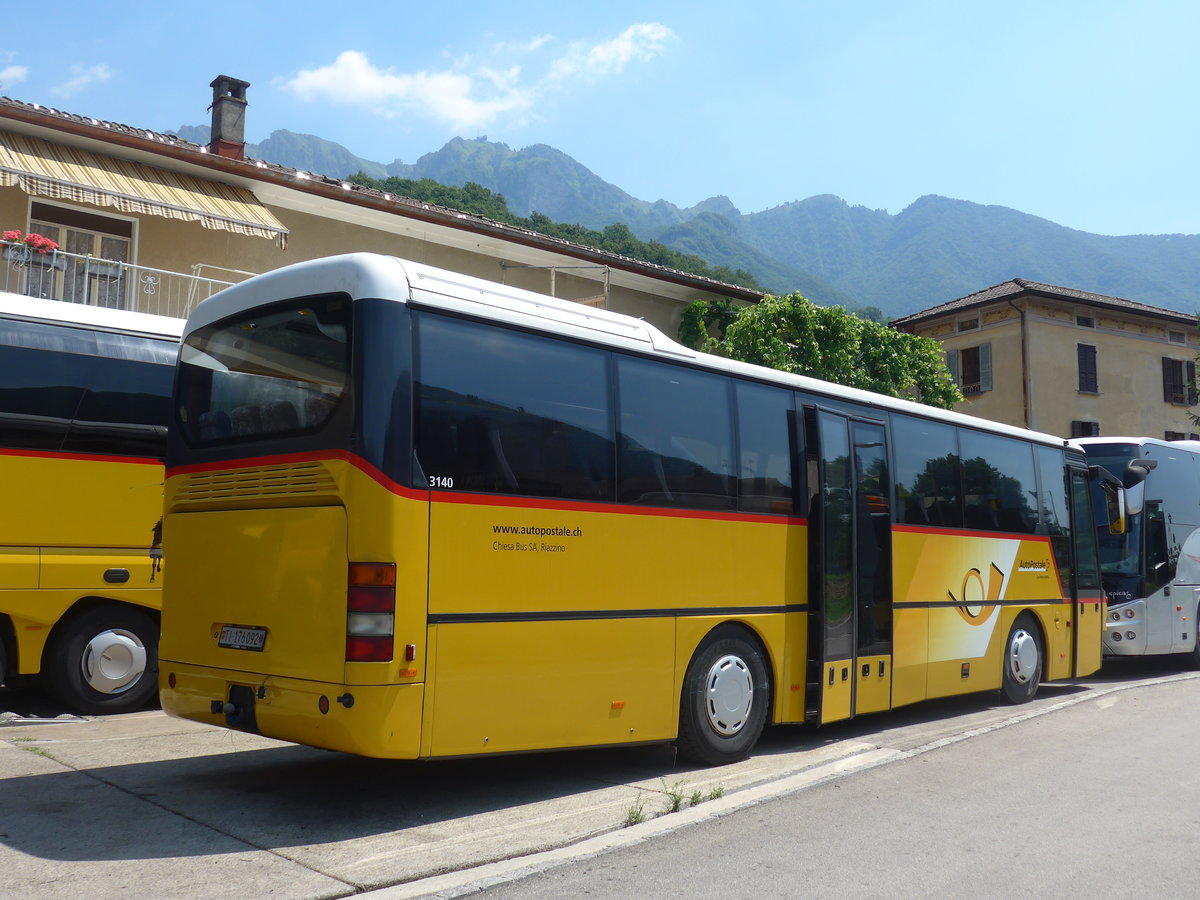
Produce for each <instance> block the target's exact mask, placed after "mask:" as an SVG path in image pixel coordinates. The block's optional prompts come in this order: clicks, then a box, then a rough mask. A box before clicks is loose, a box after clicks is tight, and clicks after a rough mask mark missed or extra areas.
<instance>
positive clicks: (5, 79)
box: [0, 66, 29, 90]
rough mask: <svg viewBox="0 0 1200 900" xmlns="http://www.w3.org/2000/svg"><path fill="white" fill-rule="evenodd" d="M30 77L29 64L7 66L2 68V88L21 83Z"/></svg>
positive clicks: (0, 77)
mask: <svg viewBox="0 0 1200 900" xmlns="http://www.w3.org/2000/svg"><path fill="white" fill-rule="evenodd" d="M28 77H29V67H28V66H5V67H4V68H3V69H0V90H3V89H6V88H9V87H11V86H12V85H14V84H20V83H21V82H22V81H24V80H25V79H26V78H28Z"/></svg>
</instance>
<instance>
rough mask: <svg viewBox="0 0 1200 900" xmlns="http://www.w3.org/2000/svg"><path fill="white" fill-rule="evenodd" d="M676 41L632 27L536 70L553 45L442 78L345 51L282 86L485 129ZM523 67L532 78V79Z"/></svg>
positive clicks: (522, 47)
mask: <svg viewBox="0 0 1200 900" xmlns="http://www.w3.org/2000/svg"><path fill="white" fill-rule="evenodd" d="M674 37H675V34H674V33H673V32H672V31H671V30H670V29H669V28H667V27H666V26H665V25H660V24H658V23H647V24H639V25H633V26H630V27H629V28H627V29H625V31H624V32H622V33H621V34H620V35H619V36H618V37H616V38H614V39H613V40H611V41H606V42H603V43H599V44H595V45H592V46H587V45H585V44H582V43H575V44H571V45H570V46H569V47H568V48H567V50H566V53H565V54H563V55H561V56H559V57H557V58H555V59H551V60H550V61H549V62H548V63H547V62H541V66H540V68H537V67H536V65H537V63H538V62H540V61H539V60H538V59H536V54H538V53H539V52H540V51H544V50H546V49H547V48H550V47H552V45H553V43H554V41H555V39H554V37H553V36H551V35H538V36H536V37H533V38H530V39H529V40H527V41H523V42H519V43H505V44H497V45H496V46H494V47H492V48H491V50H490V53H489V54H488V62H484V61H483V60H481V59H479V58H478V57H477V56H475V55H469V56H461V57H459V58H458V59H456V60H454V61H453V62H450V63H449V64H448V69H447V71H441V72H429V71H420V72H411V73H406V72H398V71H396V69H394V68H380V67H379V66H376V65H375V64H374V63H372V62H371V60H370V59H368V58H367V56H366V54H364V53H361V52H359V51H357V50H346V51H344V52H342V53H340V54H338V56H337V58H336V59H335V60H334V61H333V62H332V63H331V64H329V65H326V66H321V67H319V68H316V69H305V70H302V71H300V72H298V73H296V75H294V76H293V77H291V78H285V79H279V80H278V81H277V84H279V85H280V86H281V87H282V88H283V89H285V90H287V91H290V92H291V93H292V94H294V95H295V96H296V97H297V98H299V99H300V100H303V101H306V102H325V103H333V104H338V105H343V106H363V107H366V108H367V109H369V110H371V111H372V112H374V113H375V114H377V115H381V116H384V117H387V118H395V117H397V116H401V115H421V116H427V117H429V118H432V119H435V120H438V121H441V122H443V123H445V124H447V125H449V126H450V127H451V128H452V129H454V130H456V131H463V130H465V129H478V128H481V127H485V126H487V125H489V124H491V123H492V122H494V121H496V120H497V119H498V118H499V117H500V116H503V115H525V114H527V113H528V112H529V111H530V110H531V109H532V108H533V107H534V105H535V104H536V102H537V101H538V100H539V99H540V98H541V97H542V96H543V95H544V94H545V93H546V92H547V91H549V90H551V89H561V88H562V87H563V86H564V85H566V84H569V83H571V82H574V81H595V80H597V79H599V78H602V77H609V76H615V75H619V74H620V73H621V72H622V71H623V70H624V68H625V67H626V66H627V65H629V64H630V63H633V62H646V61H648V60H650V59H653V58H654V57H655V56H657V55H658V54H660V53H661V52H662V51H663V49H664V47H665V46H666V44H667V43H668V42H669V41H670V40H672V39H674ZM523 63H524V64H526V65H528V66H529V67H530V68H531V69H532V70H533V71H534V73H535V74H533V75H529V74H527V72H528V71H529V70H528V69H527V68H526V65H522V64H523ZM539 72H540V74H537V73H539Z"/></svg>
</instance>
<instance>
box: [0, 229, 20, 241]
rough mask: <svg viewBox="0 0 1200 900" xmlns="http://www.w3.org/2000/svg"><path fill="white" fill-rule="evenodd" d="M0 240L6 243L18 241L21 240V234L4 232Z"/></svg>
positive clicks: (0, 235)
mask: <svg viewBox="0 0 1200 900" xmlns="http://www.w3.org/2000/svg"><path fill="white" fill-rule="evenodd" d="M0 239H3V240H6V241H19V240H20V239H21V232H19V231H6V232H4V233H3V234H0Z"/></svg>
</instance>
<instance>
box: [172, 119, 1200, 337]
mask: <svg viewBox="0 0 1200 900" xmlns="http://www.w3.org/2000/svg"><path fill="white" fill-rule="evenodd" d="M175 133H176V134H178V135H179V136H180V137H182V138H184V139H185V140H190V141H195V142H197V143H207V141H208V128H207V127H205V126H185V127H183V128H181V129H179V130H178V131H176V132H175ZM246 154H247V156H251V157H254V158H257V159H264V160H269V161H270V162H273V163H279V164H281V165H285V166H290V167H292V168H296V169H300V170H303V171H308V172H314V173H317V174H322V175H327V176H330V177H333V178H344V177H346V176H349V175H352V174H354V173H356V172H364V173H365V174H367V175H369V176H371V177H373V178H387V177H389V176H396V177H400V178H411V179H421V178H429V179H432V180H433V181H437V182H441V183H443V184H449V185H455V186H461V185H463V184H465V183H467V182H475V183H477V184H480V185H482V186H483V187H486V188H488V189H489V190H491V191H494V192H496V193H499V194H502V195H503V196H504V198H505V199H506V200H507V202H508V207H509V209H510V210H511V211H512V212H513V213H515V214H517V215H521V216H527V215H529V214H530V213H532V212H539V213H541V214H543V215H545V216H548V217H549V218H550V219H552V220H554V221H557V222H566V223H578V224H581V225H585V226H587V227H588V228H593V229H597V230H602V229H603V228H604V227H606V226H608V225H612V224H614V223H618V222H619V223H624V224H626V225H628V226H629V228H630V229H631V230H632V231H633V232H634V233H635V234H636V235H637V236H638V237H639V238H641V239H642V240H646V241H650V240H654V241H659V242H661V243H663V244H665V245H667V246H668V247H671V248H672V249H675V250H679V251H681V252H684V253H694V254H696V255H698V256H700V257H702V258H704V259H705V260H707V261H708V262H709V263H710V264H712V265H724V266H728V267H730V268H733V269H743V270H745V271H747V272H750V273H752V274H753V275H754V277H755V278H756V279H757V280H758V283H759V285H760V286H762V287H763V288H765V289H767V290H770V291H771V292H772V293H790V292H792V291H800V292H801V293H802V294H804V296H806V297H808V298H809V299H810V300H813V301H814V302H817V303H822V304H826V305H830V304H840V305H843V306H846V307H848V308H852V309H861V308H864V307H869V306H874V307H876V308H878V309H879V310H880V311H882V313H883V315H884V316H886V317H888V318H892V317H896V316H901V315H906V314H908V313H912V312H916V311H917V310H920V309H925V308H927V307H930V306H934V305H937V304H939V303H944V302H946V301H948V300H954V299H956V298H958V297H963V296H966V295H968V294H971V293H974V292H975V291H980V290H983V289H984V288H987V287H990V286H992V285H994V284H999V283H1000V282H1003V281H1007V280H1009V279H1011V278H1025V279H1028V280H1030V281H1041V282H1045V283H1048V284H1056V285H1062V286H1064V287H1072V288H1077V289H1079V290H1085V291H1092V292H1094V293H1099V294H1107V295H1110V296H1116V297H1123V298H1125V299H1128V300H1136V301H1138V302H1141V303H1149V304H1152V305H1155V306H1162V307H1166V308H1169V309H1175V310H1181V311H1185V312H1194V311H1196V309H1197V307H1198V306H1200V303H1198V294H1197V285H1200V235H1181V234H1170V235H1129V236H1121V237H1110V236H1104V235H1097V234H1090V233H1088V232H1084V231H1077V230H1074V229H1071V228H1066V227H1064V226H1062V225H1056V224H1055V223H1053V222H1050V221H1048V220H1046V219H1042V218H1039V217H1037V216H1033V215H1029V214H1027V213H1022V212H1019V211H1017V210H1014V209H1008V208H1006V207H1002V206H984V205H981V204H978V203H972V202H969V201H966V200H955V199H950V198H947V197H939V196H936V195H927V196H924V197H920V198H919V199H917V200H916V201H914V202H913V203H912V204H911V205H910V206H908V207H907V208H905V209H904V210H902V211H901V212H899V213H896V214H892V213H888V212H887V211H886V210H877V209H875V210H873V209H868V208H867V207H864V206H850V205H849V204H847V203H846V202H844V201H843V200H841V199H840V198H838V197H835V196H833V195H829V194H826V195H820V196H815V197H809V198H808V199H806V200H797V201H795V202H790V203H784V204H782V205H780V206H776V207H773V208H771V209H767V210H763V211H761V212H754V213H742V212H741V211H740V210H738V209H737V208H736V207H735V206H734V205H733V203H732V202H731V201H730V200H729V198H728V197H720V196H719V197H712V198H710V199H708V200H704V201H702V202H701V203H698V204H696V205H695V206H692V207H686V208H684V207H679V206H676V205H675V204H673V203H669V202H668V201H666V200H657V201H655V202H649V201H646V200H640V199H638V198H636V197H633V196H631V195H630V194H628V193H626V192H625V191H623V190H622V189H621V188H619V187H617V186H616V185H613V184H609V183H608V182H606V181H604V180H603V179H602V178H600V177H599V176H597V175H596V174H595V173H593V172H592V171H591V170H589V169H588V168H587V167H585V166H583V165H581V164H580V163H578V162H576V161H575V160H574V159H572V158H571V157H570V156H568V155H566V154H565V153H562V152H560V151H558V150H555V149H554V148H553V147H549V146H547V145H545V144H534V145H532V146H529V147H525V148H523V149H520V150H513V149H511V148H509V147H508V146H507V145H505V144H501V143H497V142H493V141H489V140H488V139H487V138H486V137H480V138H475V139H473V140H466V139H462V138H455V139H453V140H451V141H449V142H448V143H447V144H446V145H445V146H443V147H442V148H441V149H440V150H437V151H434V152H432V153H427V154H425V155H424V156H422V157H421V158H420V159H418V160H417V161H416V162H415V163H411V164H408V163H403V162H401V161H400V160H396V161H394V162H392V163H388V164H383V163H379V162H374V161H371V160H367V159H363V158H361V157H358V156H355V155H354V154H353V153H351V152H350V151H349V150H347V149H346V148H345V147H343V146H341V145H340V144H337V143H334V142H332V141H328V140H325V139H323V138H319V137H317V136H315V135H305V134H295V133H293V132H290V131H284V130H279V131H275V132H274V133H272V134H271V135H270V137H268V138H267V139H266V140H265V141H262V142H261V143H258V144H248V145H247V147H246Z"/></svg>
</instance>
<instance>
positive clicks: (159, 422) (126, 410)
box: [63, 359, 175, 456]
mask: <svg viewBox="0 0 1200 900" xmlns="http://www.w3.org/2000/svg"><path fill="white" fill-rule="evenodd" d="M172 362H173V359H172ZM94 363H95V364H94V367H93V370H92V380H91V382H90V384H89V386H88V389H87V391H86V392H85V393H84V395H83V398H82V400H81V402H80V404H79V410H78V412H77V413H76V414H75V419H74V421H73V422H72V423H71V431H70V433H69V434H68V435H67V440H66V443H65V444H64V445H63V449H64V450H72V451H80V452H90V453H120V454H132V455H134V456H162V455H163V454H164V452H165V450H166V437H167V427H166V423H167V416H168V415H169V412H170V408H171V380H172V378H173V376H174V374H175V368H174V366H173V365H158V364H153V363H147V362H134V361H131V360H127V359H96V360H95V361H94Z"/></svg>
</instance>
